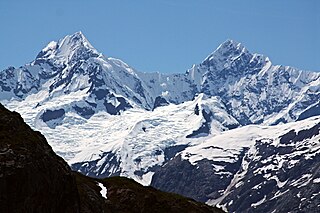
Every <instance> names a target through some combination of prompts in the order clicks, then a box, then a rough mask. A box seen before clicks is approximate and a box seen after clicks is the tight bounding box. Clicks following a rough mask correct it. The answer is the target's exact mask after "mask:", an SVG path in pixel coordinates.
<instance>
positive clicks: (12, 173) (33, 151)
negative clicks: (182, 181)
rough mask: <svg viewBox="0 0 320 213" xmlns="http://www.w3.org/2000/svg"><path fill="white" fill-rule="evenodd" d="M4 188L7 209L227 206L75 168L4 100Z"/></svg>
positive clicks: (0, 147) (0, 130) (0, 131)
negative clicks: (11, 110) (84, 173)
mask: <svg viewBox="0 0 320 213" xmlns="http://www.w3.org/2000/svg"><path fill="white" fill-rule="evenodd" d="M102 188H104V189H102ZM0 192H1V193H0V210H1V212H2V213H5V212H41V213H43V212H52V213H56V212H83V213H90V212H92V213H96V212H106V213H108V212H177V213H178V212H200V213H201V212H203V213H204V212H212V213H220V212H222V211H221V210H219V209H216V208H213V207H210V206H207V205H205V204H203V203H198V202H196V201H194V200H191V199H187V198H184V197H182V196H180V195H176V194H171V193H166V192H160V191H158V190H156V189H154V188H152V187H143V186H141V185H140V184H138V183H136V182H134V181H133V180H129V179H127V178H109V179H104V180H99V179H94V178H89V177H86V176H83V175H81V174H80V173H77V172H72V171H71V169H70V168H69V166H68V165H67V163H66V162H65V161H64V160H63V159H62V158H60V157H58V156H57V155H56V154H55V153H54V152H53V150H52V149H51V147H50V146H49V145H48V143H47V142H46V139H45V138H44V137H43V136H42V135H41V134H40V133H39V132H35V131H33V130H32V129H31V128H30V127H29V126H27V125H26V124H25V123H24V121H23V119H22V118H21V117H20V115H19V114H18V113H16V112H10V111H8V110H7V109H5V108H4V107H3V106H2V105H1V104H0ZM103 193H104V194H103Z"/></svg>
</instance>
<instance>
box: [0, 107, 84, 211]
mask: <svg viewBox="0 0 320 213" xmlns="http://www.w3.org/2000/svg"><path fill="white" fill-rule="evenodd" d="M0 192H1V193H0V209H1V212H79V211H80V206H79V196H78V190H77V186H76V181H75V178H74V176H73V174H72V171H71V170H70V168H69V166H68V165H67V163H66V162H65V161H64V160H63V159H62V158H60V157H58V156H57V155H56V154H55V153H54V152H53V150H52V149H51V147H50V146H49V145H48V143H47V142H46V139H45V138H44V136H43V135H41V134H40V133H39V132H34V131H33V130H32V129H31V128H30V127H29V126H27V125H26V124H25V123H24V122H23V119H22V118H21V116H20V115H19V114H18V113H16V112H10V111H8V110H7V109H5V108H4V107H3V106H2V105H0Z"/></svg>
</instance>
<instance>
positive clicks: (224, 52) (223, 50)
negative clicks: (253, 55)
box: [203, 39, 250, 62]
mask: <svg viewBox="0 0 320 213" xmlns="http://www.w3.org/2000/svg"><path fill="white" fill-rule="evenodd" d="M242 54H246V55H247V54H250V53H249V51H248V50H247V49H246V48H245V47H244V46H243V45H242V44H241V43H239V42H237V41H234V40H232V39H227V40H226V41H225V42H223V43H222V44H220V45H219V47H218V48H217V49H216V50H215V51H213V52H212V53H211V54H210V55H208V56H207V57H206V58H205V59H204V61H203V62H206V61H212V60H214V59H216V60H220V61H222V60H226V59H228V58H232V57H235V56H239V55H242Z"/></svg>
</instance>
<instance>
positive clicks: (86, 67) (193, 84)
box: [0, 32, 319, 125]
mask: <svg viewBox="0 0 320 213" xmlns="http://www.w3.org/2000/svg"><path fill="white" fill-rule="evenodd" d="M0 79H1V82H0V86H1V90H2V94H1V99H11V98H19V99H22V100H23V99H25V98H26V97H27V96H29V95H30V94H37V93H40V92H41V93H42V94H46V95H44V97H45V98H43V99H42V100H39V101H38V103H40V104H42V105H43V104H45V102H48V101H50V100H51V99H52V98H54V97H59V96H65V95H67V94H70V95H71V94H72V93H81V91H83V94H82V95H81V96H79V97H78V95H75V96H74V97H78V98H76V99H77V104H76V106H74V105H72V107H71V108H72V109H74V107H75V108H76V109H77V112H78V113H79V115H81V116H84V117H85V118H89V117H90V116H92V115H93V114H94V113H96V112H99V111H101V110H102V111H107V112H108V113H110V114H119V113H120V112H121V111H124V110H126V109H129V108H132V107H141V108H143V109H146V110H152V109H153V107H154V105H155V101H156V100H157V98H158V100H159V98H161V99H162V100H163V101H164V102H168V103H174V104H180V103H183V102H186V101H190V100H192V99H193V98H194V97H195V96H196V95H197V94H199V93H204V94H206V95H207V96H209V97H213V96H218V97H221V98H222V102H223V103H224V104H226V106H227V108H228V110H229V114H230V115H231V116H233V117H234V118H235V119H236V120H238V121H239V123H240V124H242V125H246V124H250V123H263V122H268V123H278V122H280V121H281V122H288V121H292V120H297V119H299V116H300V115H301V114H302V113H303V112H304V111H305V110H304V109H303V108H310V106H312V107H313V105H314V104H313V103H308V105H305V104H301V103H300V102H299V100H303V99H306V100H310V101H313V100H315V98H316V97H318V96H319V95H318V93H317V91H318V87H317V86H312V90H310V91H311V93H308V94H306V93H305V92H304V91H305V90H306V89H305V87H309V84H310V83H311V82H316V81H317V79H319V73H312V72H304V71H300V70H297V69H294V68H291V67H283V66H273V65H272V63H271V62H270V60H269V59H268V58H267V57H265V56H263V55H260V54H252V53H250V52H249V51H248V50H247V49H246V48H245V47H244V46H243V45H242V44H241V43H239V42H236V41H234V40H230V39H229V40H227V41H225V42H224V43H222V44H221V45H220V46H219V47H218V48H217V49H216V50H215V51H214V52H213V53H212V54H210V55H209V56H208V57H207V58H206V59H205V60H204V61H203V62H202V63H200V64H199V65H195V66H193V67H192V68H191V69H190V70H188V71H187V73H186V74H167V75H166V74H159V73H142V72H138V71H136V70H135V69H134V68H132V67H130V66H129V65H127V64H126V63H124V62H122V61H121V60H119V59H114V58H106V57H104V56H103V55H102V54H101V53H99V52H98V51H97V50H96V49H95V48H93V47H92V45H91V44H90V43H89V41H88V40H87V39H86V37H85V36H84V35H83V34H82V33H81V32H76V33H74V34H72V35H68V36H66V37H64V38H63V39H61V40H59V41H57V42H50V43H49V44H48V45H47V47H45V48H44V49H43V50H42V51H41V52H40V53H39V54H38V56H37V58H36V59H35V60H34V61H33V62H32V63H30V64H27V65H25V66H23V67H21V68H18V69H13V68H10V69H7V70H4V71H3V72H1V78H0ZM314 84H316V83H312V85H314ZM310 86H311V85H310ZM314 87H315V88H316V89H314ZM68 100H70V99H68ZM120 100H121V101H120ZM297 100H298V101H297ZM73 102H74V101H71V102H70V101H68V102H65V101H62V102H60V104H61V105H62V106H61V108H68V109H66V110H65V111H70V110H69V108H70V107H69V106H70V104H71V103H73ZM119 103H123V104H119ZM303 103H305V102H303ZM110 104H111V105H112V106H111V105H110ZM120 106H121V107H120ZM270 106H271V107H270ZM288 106H290V107H292V108H293V111H292V112H291V111H290V110H286V108H287V107H288ZM304 106H305V107H304ZM312 107H311V108H312ZM308 110H309V111H308V112H306V113H305V114H303V115H302V117H306V116H305V115H306V114H311V115H314V114H317V113H316V112H317V110H315V109H313V108H312V109H308ZM280 112H281V113H280ZM273 113H280V114H279V115H281V116H278V118H277V119H274V116H272V114H273ZM307 117H308V116H307ZM300 118H301V117H300ZM267 120H269V121H267Z"/></svg>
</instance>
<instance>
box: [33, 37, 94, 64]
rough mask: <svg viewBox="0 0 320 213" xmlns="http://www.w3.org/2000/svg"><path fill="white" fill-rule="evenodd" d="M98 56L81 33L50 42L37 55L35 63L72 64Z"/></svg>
mask: <svg viewBox="0 0 320 213" xmlns="http://www.w3.org/2000/svg"><path fill="white" fill-rule="evenodd" d="M94 56H95V57H96V56H99V53H98V51H97V50H96V49H95V48H94V47H93V46H92V45H91V44H90V42H89V41H88V39H87V38H86V37H85V36H84V35H83V33H82V32H81V31H79V32H76V33H74V34H72V35H67V36H65V37H64V38H63V39H60V40H59V41H58V42H55V41H52V42H50V43H49V44H48V45H47V46H46V47H45V48H43V49H42V50H41V52H40V53H39V54H38V55H37V57H36V60H35V61H39V60H40V61H41V60H50V59H54V60H55V62H60V63H66V64H68V63H73V62H75V61H77V60H86V59H88V58H89V57H94Z"/></svg>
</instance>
